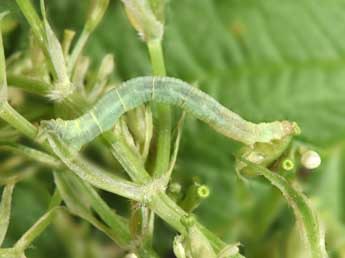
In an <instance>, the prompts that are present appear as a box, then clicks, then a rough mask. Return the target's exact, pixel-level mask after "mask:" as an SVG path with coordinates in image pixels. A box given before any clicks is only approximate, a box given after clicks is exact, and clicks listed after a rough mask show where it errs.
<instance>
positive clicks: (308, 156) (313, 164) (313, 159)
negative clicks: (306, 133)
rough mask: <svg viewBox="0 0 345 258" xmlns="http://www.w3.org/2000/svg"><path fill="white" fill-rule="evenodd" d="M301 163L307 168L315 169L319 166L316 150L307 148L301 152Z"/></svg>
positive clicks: (319, 161)
mask: <svg viewBox="0 0 345 258" xmlns="http://www.w3.org/2000/svg"><path fill="white" fill-rule="evenodd" d="M301 163H302V165H303V166H304V167H305V168H307V169H315V168H318V167H319V166H320V164H321V157H320V155H319V154H318V153H317V152H315V151H311V150H308V151H306V152H304V153H303V154H302V157H301Z"/></svg>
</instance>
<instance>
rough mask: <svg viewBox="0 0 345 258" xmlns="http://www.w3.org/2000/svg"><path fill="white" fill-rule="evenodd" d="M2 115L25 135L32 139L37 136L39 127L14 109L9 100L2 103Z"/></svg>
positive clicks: (0, 115) (0, 108)
mask: <svg viewBox="0 0 345 258" xmlns="http://www.w3.org/2000/svg"><path fill="white" fill-rule="evenodd" d="M0 117H1V118H2V119H3V120H5V121H6V122H7V123H9V124H10V125H11V126H13V127H14V128H16V129H17V130H18V131H20V132H21V133H23V134H24V135H25V136H27V137H29V138H31V139H34V138H35V137H36V136H37V133H38V129H37V128H36V127H35V126H34V125H33V124H31V123H30V122H29V121H28V120H26V119H25V118H24V117H23V116H22V115H20V114H19V113H18V112H17V111H16V110H15V109H13V108H12V107H11V106H10V105H9V104H8V102H5V103H3V104H2V105H1V107H0Z"/></svg>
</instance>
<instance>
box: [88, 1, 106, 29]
mask: <svg viewBox="0 0 345 258" xmlns="http://www.w3.org/2000/svg"><path fill="white" fill-rule="evenodd" d="M108 5H109V0H92V2H91V6H90V11H89V15H88V19H87V22H86V24H85V29H86V30H87V31H89V32H91V31H93V30H94V29H95V28H96V27H97V25H98V24H99V22H100V21H101V20H102V18H103V16H104V13H105V11H106V10H107V8H108Z"/></svg>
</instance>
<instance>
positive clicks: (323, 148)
mask: <svg viewBox="0 0 345 258" xmlns="http://www.w3.org/2000/svg"><path fill="white" fill-rule="evenodd" d="M13 2H14V1H13V0H0V11H2V10H5V9H9V10H11V12H12V14H13V17H15V19H16V20H17V21H18V22H19V23H18V25H17V26H16V27H15V29H14V30H13V31H11V32H9V33H7V34H6V37H5V44H6V53H7V55H8V56H9V55H10V54H12V53H13V52H14V51H15V50H18V48H19V49H20V48H25V46H27V44H28V39H27V36H28V35H27V31H28V25H27V24H26V22H25V20H24V19H23V17H21V15H20V13H19V10H18V8H17V7H16V6H15V4H14V3H13ZM88 4H89V3H88V1H87V0H83V1H77V0H46V5H47V11H48V14H49V15H48V16H49V20H50V22H51V23H52V25H53V27H54V30H55V31H56V33H57V34H58V35H60V36H61V35H62V32H63V29H66V28H67V29H73V30H75V31H77V32H80V31H81V29H82V25H83V23H84V19H85V16H86V13H87V7H88ZM344 13H345V1H341V0H329V1H325V0H284V1H278V0H170V1H169V4H168V7H167V20H166V31H165V37H164V54H165V58H166V67H167V71H168V75H169V76H174V77H178V78H181V79H183V80H186V81H188V82H190V83H192V84H195V85H197V86H198V87H200V88H201V89H202V90H204V91H206V92H208V93H209V94H210V95H212V96H213V97H215V98H216V99H218V100H219V101H220V102H221V103H223V104H224V105H225V106H227V107H229V108H231V109H232V110H233V111H235V112H237V113H239V114H241V115H242V116H243V117H245V118H246V119H249V120H251V121H255V122H259V121H270V120H277V119H279V120H281V119H288V120H294V121H297V122H298V124H299V125H300V127H301V128H302V135H301V136H300V137H299V140H300V141H302V142H304V143H307V144H310V145H312V146H315V148H316V149H317V150H319V151H320V153H321V154H322V159H323V162H322V165H321V167H320V168H319V169H317V170H315V171H313V172H312V173H308V174H303V176H301V177H300V182H301V184H302V186H303V189H304V190H305V191H306V193H307V194H308V195H309V196H310V197H311V199H312V201H313V203H314V206H315V207H317V208H318V211H319V212H320V214H321V217H322V218H323V220H324V222H325V225H326V231H327V244H328V251H329V253H330V255H331V257H345V240H344V238H345V230H344V222H345V201H344V199H345V187H344V186H345V166H344V165H345V161H344V153H345V152H344V146H345V145H344V144H345V141H344V140H345V106H344V105H345V41H344V35H345V34H344V33H345V15H344ZM86 52H87V54H88V55H90V56H91V57H92V58H93V63H92V65H93V66H94V67H97V66H98V65H99V63H100V60H101V58H102V57H103V56H104V55H105V54H107V53H113V54H114V56H115V61H116V71H115V74H114V79H120V80H126V79H129V78H133V77H136V76H141V75H148V74H150V73H151V66H150V62H149V57H148V53H147V50H146V47H145V45H144V44H143V42H141V40H140V39H139V36H138V35H137V34H136V32H135V31H134V29H133V28H132V27H131V26H130V24H129V23H128V20H127V17H126V16H125V13H124V9H123V6H122V4H121V2H120V1H119V0H112V1H111V4H110V7H109V9H108V11H107V14H106V16H105V18H104V20H103V22H102V23H101V25H100V26H99V27H98V29H97V30H96V32H95V33H94V34H93V36H92V38H91V40H90V42H89V43H88V45H87V51H86ZM237 147H238V146H236V144H235V143H234V142H230V141H228V140H227V139H225V138H224V137H222V136H219V135H217V134H216V133H215V132H213V131H212V130H211V129H210V128H208V127H207V126H205V125H203V124H201V123H200V122H198V121H196V120H194V119H193V118H192V117H188V119H187V122H186V125H185V129H184V134H183V137H182V146H181V152H180V154H179V158H178V161H177V167H176V171H175V172H174V173H175V174H174V179H175V180H177V181H180V182H183V183H188V181H190V180H191V178H192V177H193V176H197V177H199V178H200V180H201V181H202V182H203V183H206V184H207V185H209V186H210V188H211V191H212V192H211V196H210V197H209V198H208V199H207V200H206V201H205V202H204V203H203V204H202V205H201V206H200V208H199V209H198V210H197V215H198V216H199V217H200V220H201V222H202V223H204V224H205V225H206V226H207V227H208V228H209V229H210V230H212V231H213V232H215V233H216V234H218V235H219V236H222V238H223V239H224V240H226V241H227V242H237V241H240V242H241V243H242V244H243V247H244V248H243V250H244V254H245V255H246V256H247V257H250V258H251V257H262V258H271V257H272V258H273V257H274V258H278V257H281V258H283V257H286V258H298V257H303V253H300V252H299V251H300V249H299V247H300V245H301V243H299V242H298V241H296V232H295V231H294V230H293V225H294V220H293V214H292V211H291V210H290V209H289V208H288V207H287V205H286V203H285V202H284V200H283V199H280V197H277V198H278V199H279V201H277V202H275V203H276V205H275V206H274V207H270V208H269V209H270V210H271V211H272V212H271V213H272V214H266V213H264V212H262V211H263V207H262V205H264V204H263V202H261V200H262V199H265V197H266V196H267V195H270V194H272V193H271V191H272V190H271V187H270V186H269V185H266V184H262V183H253V185H251V188H249V189H248V188H244V187H243V186H242V185H241V183H240V182H239V180H238V179H237V177H236V174H235V171H234V158H233V154H232V153H233V151H234V150H235V149H237ZM0 155H1V154H0ZM18 169H22V168H18ZM52 191H53V183H52V178H51V177H50V176H49V174H42V173H41V174H39V176H38V177H37V178H32V179H30V180H26V181H25V182H22V183H20V184H19V185H18V187H17V188H16V190H15V193H14V202H13V205H14V208H13V216H12V223H11V226H10V233H9V239H7V242H6V243H7V245H9V244H11V243H13V241H15V240H16V239H17V238H18V237H19V236H20V235H21V234H22V233H23V232H24V231H25V229H27V228H28V227H29V226H30V225H31V224H32V223H33V222H34V221H35V220H36V219H37V218H38V217H39V216H40V215H41V214H43V213H44V211H45V209H46V207H47V205H48V202H49V196H50V194H51V192H52ZM104 196H105V197H106V198H107V200H108V201H109V203H110V204H111V205H113V206H114V207H117V208H118V207H120V208H121V207H126V206H127V204H128V203H127V201H126V200H120V199H119V198H115V197H114V196H113V195H110V194H105V195H104ZM266 204H267V203H266ZM124 210H125V208H124ZM262 228H264V229H262ZM83 230H84V231H85V232H86V233H85V234H84V235H85V236H83V237H85V238H92V239H93V238H94V239H96V241H100V242H102V243H107V244H108V245H109V246H111V243H110V242H109V240H107V239H106V238H105V237H104V236H102V235H101V234H100V233H97V232H96V231H95V230H93V229H90V228H88V226H87V225H84V226H83ZM87 232H90V233H87ZM157 234H158V237H156V243H155V246H156V248H157V250H159V251H160V253H161V254H162V257H170V256H169V253H170V252H171V251H170V249H171V246H170V244H171V240H172V237H173V236H174V232H172V231H171V230H170V229H169V228H168V227H167V226H165V225H164V223H159V226H158V227H157ZM61 238H63V237H61V235H59V234H58V233H57V230H56V229H54V227H50V229H49V230H48V231H46V232H45V233H44V234H43V235H42V236H41V237H40V238H39V241H37V242H35V245H34V246H32V248H31V249H30V250H29V252H28V257H30V258H48V257H49V258H61V257H68V255H67V253H65V251H64V243H63V241H62V240H61ZM85 241H89V240H88V239H87V240H85ZM90 241H91V240H90ZM95 257H97V256H95ZM109 257H116V256H111V255H110V256H109ZM171 257H173V256H171ZM71 258H75V257H71ZM85 258H86V257H85Z"/></svg>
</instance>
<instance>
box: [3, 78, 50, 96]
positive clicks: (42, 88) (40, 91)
mask: <svg viewBox="0 0 345 258" xmlns="http://www.w3.org/2000/svg"><path fill="white" fill-rule="evenodd" d="M7 80H8V85H9V86H13V87H17V88H20V89H23V90H25V91H27V92H30V93H34V94H37V95H41V96H46V95H47V94H49V92H50V90H51V89H52V86H51V84H49V83H46V82H44V81H41V80H37V79H32V78H30V77H28V76H23V75H13V74H12V75H11V74H9V75H8V76H7Z"/></svg>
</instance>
